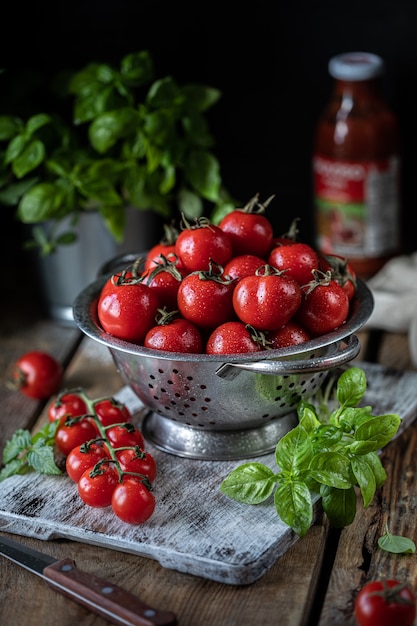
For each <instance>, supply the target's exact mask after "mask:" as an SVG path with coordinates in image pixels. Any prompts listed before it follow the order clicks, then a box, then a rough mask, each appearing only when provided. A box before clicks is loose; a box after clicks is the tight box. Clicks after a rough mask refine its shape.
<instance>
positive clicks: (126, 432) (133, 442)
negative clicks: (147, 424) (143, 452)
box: [106, 423, 145, 449]
mask: <svg viewBox="0 0 417 626" xmlns="http://www.w3.org/2000/svg"><path fill="white" fill-rule="evenodd" d="M106 437H107V439H108V440H109V443H110V445H111V446H112V447H113V448H124V447H134V446H139V448H142V449H144V448H145V439H144V437H143V435H142V433H141V432H140V430H139V429H138V428H136V426H134V425H133V424H128V423H126V424H123V425H120V426H110V427H109V428H107V429H106Z"/></svg>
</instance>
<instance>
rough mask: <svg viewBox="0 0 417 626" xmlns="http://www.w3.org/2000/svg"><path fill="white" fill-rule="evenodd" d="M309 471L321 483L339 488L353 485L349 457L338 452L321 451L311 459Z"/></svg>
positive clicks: (347, 487)
mask: <svg viewBox="0 0 417 626" xmlns="http://www.w3.org/2000/svg"><path fill="white" fill-rule="evenodd" d="M309 471H310V474H311V476H312V477H313V478H314V480H316V481H317V482H319V483H322V484H323V485H328V486H330V487H337V488H338V489H349V488H350V487H351V485H352V476H351V471H350V463H349V459H348V458H347V457H346V456H344V455H343V454H340V453H338V452H321V453H319V454H316V455H315V456H314V458H313V459H312V460H311V463H310V467H309Z"/></svg>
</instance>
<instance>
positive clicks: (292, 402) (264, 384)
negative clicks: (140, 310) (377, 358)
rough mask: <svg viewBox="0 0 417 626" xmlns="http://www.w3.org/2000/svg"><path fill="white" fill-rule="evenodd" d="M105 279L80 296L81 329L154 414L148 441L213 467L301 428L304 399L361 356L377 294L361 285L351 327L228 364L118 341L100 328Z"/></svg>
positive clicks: (146, 428)
mask: <svg viewBox="0 0 417 626" xmlns="http://www.w3.org/2000/svg"><path fill="white" fill-rule="evenodd" d="M106 278H108V276H107V277H106V276H105V277H103V278H101V279H98V280H97V281H95V282H94V283H92V284H90V285H89V286H88V287H87V288H86V289H85V290H84V291H83V292H82V293H81V294H80V295H79V296H78V297H77V299H76V301H75V303H74V309H73V313H74V319H75V322H76V323H77V325H78V326H79V328H80V329H81V330H82V331H83V332H84V333H85V334H86V335H87V336H89V337H90V338H92V339H94V340H95V341H98V342H100V343H102V344H104V345H106V346H107V347H108V348H109V350H110V352H111V354H112V357H113V360H114V362H115V365H116V367H117V369H118V371H119V372H120V374H121V376H122V378H123V379H124V381H125V382H126V383H127V384H128V385H129V386H130V387H131V388H132V389H133V391H134V392H135V394H136V395H137V396H138V397H139V398H140V400H141V401H142V402H143V403H144V405H145V406H146V407H147V408H148V412H147V415H146V417H145V419H144V422H143V425H142V429H143V432H144V434H145V436H146V437H147V438H148V439H150V440H151V441H152V442H153V443H154V444H155V445H156V446H157V447H158V448H160V449H162V450H165V451H166V452H170V453H173V454H177V455H179V456H187V457H191V458H200V459H208V460H214V459H218V460H221V459H234V458H248V457H253V456H257V455H260V454H266V453H268V452H270V451H272V450H273V449H274V448H275V445H276V443H277V441H278V439H279V438H280V437H282V436H283V435H284V434H285V433H286V432H288V430H289V429H290V428H292V427H293V426H294V425H295V424H296V413H295V409H296V406H297V404H298V402H299V400H300V399H301V398H304V399H307V398H309V397H310V396H312V395H313V394H314V393H315V392H316V391H317V390H318V389H319V388H320V386H321V385H322V383H323V381H324V379H325V377H326V374H327V372H328V371H329V370H330V369H333V368H335V367H339V366H341V365H344V364H346V363H348V362H349V361H351V360H352V359H354V358H355V357H356V356H357V355H358V353H359V350H360V344H359V340H358V338H357V336H356V335H354V333H355V332H356V331H357V330H358V329H360V328H361V327H362V326H363V325H364V324H365V322H366V321H367V319H368V318H369V316H370V314H371V312H372V308H373V299H372V295H371V292H370V291H369V289H368V288H367V287H366V285H365V284H364V283H363V282H361V281H359V282H358V291H357V295H356V297H355V299H354V300H353V302H352V305H351V312H350V316H349V319H348V321H347V322H346V323H345V324H344V325H343V326H342V327H341V328H340V329H338V330H336V331H333V332H331V333H328V334H327V335H324V336H322V337H319V338H317V339H314V340H311V341H308V342H306V343H304V344H301V345H299V346H294V347H291V348H285V349H280V350H267V351H265V352H260V353H251V354H248V355H246V354H244V355H242V354H238V355H231V356H229V355H228V356H227V358H224V357H223V358H222V357H221V356H219V355H195V354H182V353H173V352H162V351H156V350H150V349H147V348H144V347H143V346H139V345H135V344H131V343H128V342H126V341H122V340H119V339H116V338H115V337H112V336H111V335H109V334H108V333H106V332H105V331H104V330H103V329H102V328H101V326H100V324H99V321H98V318H97V299H98V296H99V294H100V291H101V288H102V286H103V284H104V282H105V280H106Z"/></svg>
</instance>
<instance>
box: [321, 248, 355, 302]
mask: <svg viewBox="0 0 417 626" xmlns="http://www.w3.org/2000/svg"><path fill="white" fill-rule="evenodd" d="M319 260H320V269H321V270H322V271H323V272H328V271H329V270H330V271H331V272H332V273H333V278H334V279H335V280H337V282H338V283H340V284H341V285H342V287H343V289H344V290H345V291H346V295H347V297H348V298H349V300H352V298H353V296H354V295H355V293H356V288H357V284H356V272H355V270H354V269H353V267H352V266H351V264H350V263H349V261H348V260H347V259H345V258H343V257H341V256H338V255H336V254H327V255H320V257H319Z"/></svg>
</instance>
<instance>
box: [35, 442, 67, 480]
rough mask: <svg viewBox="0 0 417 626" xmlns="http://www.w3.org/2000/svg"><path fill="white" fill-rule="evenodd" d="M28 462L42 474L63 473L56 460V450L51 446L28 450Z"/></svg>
mask: <svg viewBox="0 0 417 626" xmlns="http://www.w3.org/2000/svg"><path fill="white" fill-rule="evenodd" d="M27 459H28V463H29V465H30V467H31V468H32V469H34V470H35V471H36V472H40V473H42V474H61V470H60V469H59V468H58V467H57V465H56V463H55V460H54V451H53V448H52V447H50V446H45V445H44V446H43V447H34V448H32V449H31V450H30V451H29V452H28V456H27Z"/></svg>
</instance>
